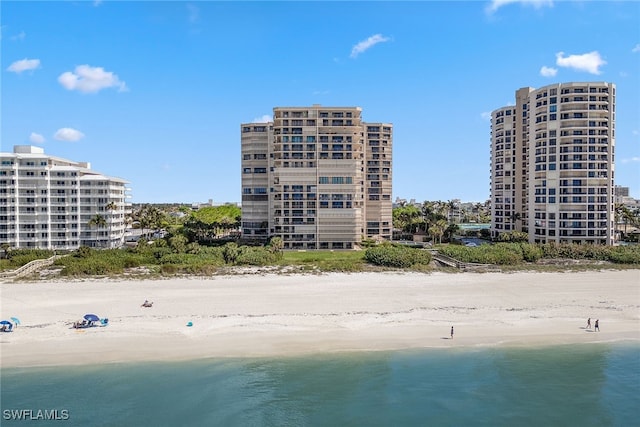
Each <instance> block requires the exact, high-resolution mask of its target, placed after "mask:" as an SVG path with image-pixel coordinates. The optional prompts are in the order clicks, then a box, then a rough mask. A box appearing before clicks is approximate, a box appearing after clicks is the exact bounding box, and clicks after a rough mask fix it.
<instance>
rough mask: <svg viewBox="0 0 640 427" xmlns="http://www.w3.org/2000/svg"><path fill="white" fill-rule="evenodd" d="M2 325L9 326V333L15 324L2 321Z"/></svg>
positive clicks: (0, 323) (0, 322) (0, 321)
mask: <svg viewBox="0 0 640 427" xmlns="http://www.w3.org/2000/svg"><path fill="white" fill-rule="evenodd" d="M0 325H9V327H8V328H7V331H10V330H11V329H12V328H13V323H11V322H9V321H8V320H0Z"/></svg>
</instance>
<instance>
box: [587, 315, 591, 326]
mask: <svg viewBox="0 0 640 427" xmlns="http://www.w3.org/2000/svg"><path fill="white" fill-rule="evenodd" d="M587 329H591V317H589V318H588V319H587Z"/></svg>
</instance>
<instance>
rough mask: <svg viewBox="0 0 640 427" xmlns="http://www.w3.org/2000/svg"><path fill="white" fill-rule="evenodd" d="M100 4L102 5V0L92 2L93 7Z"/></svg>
mask: <svg viewBox="0 0 640 427" xmlns="http://www.w3.org/2000/svg"><path fill="white" fill-rule="evenodd" d="M101 4H102V0H93V5H94V6H95V7H98V6H100V5H101Z"/></svg>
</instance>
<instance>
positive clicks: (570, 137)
mask: <svg viewBox="0 0 640 427" xmlns="http://www.w3.org/2000/svg"><path fill="white" fill-rule="evenodd" d="M515 96H516V100H515V105H513V106H508V107H503V108H499V109H497V110H495V111H493V112H492V114H491V204H492V206H491V231H492V234H493V236H494V237H495V236H497V235H498V234H500V233H503V232H508V231H513V230H516V231H524V232H526V233H528V235H529V241H530V242H532V243H533V242H539V243H546V242H557V243H590V244H603V245H611V244H613V239H614V195H615V194H614V188H615V187H614V163H613V155H614V148H615V105H616V104H615V100H616V87H615V85H614V84H612V83H604V82H588V83H559V84H553V85H549V86H545V87H543V88H540V89H533V88H529V87H526V88H522V89H519V90H517V91H516V93H515Z"/></svg>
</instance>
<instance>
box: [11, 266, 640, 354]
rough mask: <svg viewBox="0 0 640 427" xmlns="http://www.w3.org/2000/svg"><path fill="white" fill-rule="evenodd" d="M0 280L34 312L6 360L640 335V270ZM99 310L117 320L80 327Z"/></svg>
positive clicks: (20, 308)
mask: <svg viewBox="0 0 640 427" xmlns="http://www.w3.org/2000/svg"><path fill="white" fill-rule="evenodd" d="M0 291H1V294H0V298H1V303H0V317H1V318H2V319H9V318H10V317H17V318H19V319H20V321H21V324H20V325H19V326H18V327H17V328H16V329H15V330H14V331H13V332H10V333H0V361H1V366H2V367H18V366H45V365H75V364H93V363H117V362H133V361H167V360H188V359H197V358H206V357H260V356H269V357H273V356H283V355H287V356H288V355H303V354H310V353H327V352H340V351H368V350H394V349H412V348H440V347H460V348H465V347H466V348H468V347H482V346H509V345H510V346H530V345H547V344H549V345H551V344H566V343H590V342H616V341H635V342H640V270H626V271H601V272H575V273H528V272H527V273H525V272H519V273H458V274H450V273H431V274H420V273H356V274H340V273H331V274H324V275H275V274H274V275H251V274H249V275H234V276H220V277H212V278H174V279H166V280H145V281H133V280H131V281H129V280H125V281H114V280H86V281H54V282H34V283H22V282H21V283H3V284H0ZM145 299H147V300H149V301H153V303H154V304H153V307H151V308H143V307H141V306H140V305H141V304H142V302H143V301H144V300H145ZM86 313H93V314H96V315H98V316H99V317H101V318H105V317H106V318H108V319H109V324H108V326H106V327H93V328H88V329H74V328H73V327H72V323H73V322H74V321H76V320H78V319H81V318H82V317H83V315H84V314H86ZM589 317H590V318H591V319H592V326H593V323H594V321H595V320H596V319H599V320H600V331H599V332H595V331H594V329H593V327H592V328H591V329H587V328H586V325H587V318H589ZM189 322H191V324H192V326H187V324H188V323H189ZM452 326H453V327H454V328H455V335H454V338H453V339H451V337H450V330H451V327H452Z"/></svg>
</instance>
